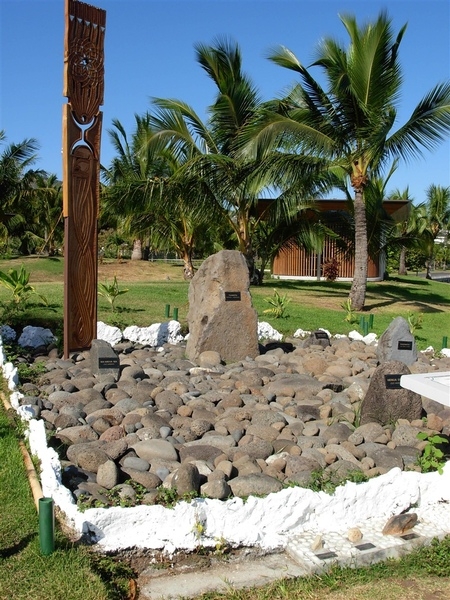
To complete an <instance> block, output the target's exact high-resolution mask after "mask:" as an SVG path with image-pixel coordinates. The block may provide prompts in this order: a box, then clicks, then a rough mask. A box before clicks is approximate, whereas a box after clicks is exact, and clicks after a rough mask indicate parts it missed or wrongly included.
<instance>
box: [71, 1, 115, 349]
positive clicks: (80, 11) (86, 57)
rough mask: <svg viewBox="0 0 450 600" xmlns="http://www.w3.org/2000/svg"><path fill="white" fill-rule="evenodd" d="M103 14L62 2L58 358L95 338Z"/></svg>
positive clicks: (99, 11)
mask: <svg viewBox="0 0 450 600" xmlns="http://www.w3.org/2000/svg"><path fill="white" fill-rule="evenodd" d="M105 24H106V11H104V10H101V9H99V8H95V7H93V6H90V5H89V4H85V3H84V2H79V1H78V0H65V36H64V92H63V95H64V96H66V97H67V98H68V102H67V104H65V105H64V107H63V214H64V356H65V357H66V358H67V357H68V355H69V353H70V352H71V351H74V350H83V349H87V348H90V346H91V343H92V340H93V339H94V338H96V336H97V262H98V258H97V219H98V205H99V192H100V187H99V172H100V138H101V126H102V113H101V112H100V105H101V104H103V92H104V49H103V47H104V37H105Z"/></svg>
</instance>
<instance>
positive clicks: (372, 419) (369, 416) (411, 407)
mask: <svg viewBox="0 0 450 600" xmlns="http://www.w3.org/2000/svg"><path fill="white" fill-rule="evenodd" d="M409 374H411V371H410V370H409V368H408V367H407V366H406V365H405V364H404V363H402V362H400V361H398V360H391V361H388V362H385V363H382V364H381V365H380V366H379V367H377V368H376V369H375V371H374V373H373V375H372V378H371V380H370V385H369V389H368V390H367V394H366V396H365V398H364V400H363V401H362V404H361V419H360V424H361V425H365V424H366V423H379V424H380V425H391V424H393V423H396V422H397V421H398V420H399V419H407V420H408V421H414V419H420V418H421V416H422V398H421V396H420V395H419V394H416V392H412V391H411V390H406V389H405V388H402V387H401V385H400V377H401V376H402V375H409Z"/></svg>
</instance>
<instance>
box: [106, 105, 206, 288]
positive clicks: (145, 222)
mask: <svg viewBox="0 0 450 600" xmlns="http://www.w3.org/2000/svg"><path fill="white" fill-rule="evenodd" d="M135 120H136V128H135V131H134V132H133V134H132V136H131V141H130V142H128V139H127V135H126V132H125V130H124V128H123V126H122V125H121V123H120V122H119V121H117V120H116V121H114V122H113V125H114V129H113V130H111V131H110V136H111V139H112V141H113V143H114V145H115V147H116V150H117V152H118V154H117V156H116V157H115V158H114V159H113V161H112V163H111V166H110V167H109V168H108V169H103V173H102V177H103V181H104V182H105V184H106V185H105V187H104V188H103V194H102V219H103V220H106V221H108V220H109V221H111V219H113V220H115V219H117V217H118V216H120V220H121V227H122V229H123V230H124V231H127V232H131V233H134V234H137V235H139V236H141V237H146V238H147V239H148V241H149V243H151V244H152V246H153V247H156V248H158V249H160V250H172V251H175V252H176V253H177V254H178V255H179V256H180V257H181V259H182V260H183V264H184V276H185V278H186V279H191V278H192V277H193V275H194V266H193V262H192V261H193V254H194V248H195V247H196V245H197V243H198V241H199V239H200V237H201V236H202V235H207V232H208V231H210V230H211V228H212V227H213V225H214V220H213V219H211V210H208V207H207V206H206V203H205V201H204V194H203V192H202V189H201V185H200V184H199V182H198V180H197V179H195V178H192V177H187V176H186V175H183V177H180V176H179V172H180V170H181V169H182V168H183V166H184V164H185V162H186V159H185V158H184V157H183V155H182V154H179V153H178V154H177V153H175V152H174V148H173V147H172V148H170V147H168V146H167V143H166V141H165V140H164V139H163V138H161V137H159V138H158V139H156V138H155V133H154V131H153V129H152V125H151V118H150V115H149V114H146V115H144V116H138V115H136V116H135Z"/></svg>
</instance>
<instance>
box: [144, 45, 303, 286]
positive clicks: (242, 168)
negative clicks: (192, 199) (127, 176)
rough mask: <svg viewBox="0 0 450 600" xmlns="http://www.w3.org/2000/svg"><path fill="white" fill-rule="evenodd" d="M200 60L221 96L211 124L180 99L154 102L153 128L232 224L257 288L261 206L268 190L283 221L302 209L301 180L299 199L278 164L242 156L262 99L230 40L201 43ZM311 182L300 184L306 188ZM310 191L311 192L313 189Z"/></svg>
mask: <svg viewBox="0 0 450 600" xmlns="http://www.w3.org/2000/svg"><path fill="white" fill-rule="evenodd" d="M195 49H196V55H197V61H198V62H199V64H200V65H201V66H202V68H203V69H204V70H205V72H206V73H207V75H208V76H209V77H210V78H211V79H212V81H213V82H214V84H215V86H216V88H217V92H216V96H215V100H214V102H213V104H212V105H211V106H210V107H209V109H208V113H209V118H208V120H207V122H206V123H204V122H203V121H202V119H201V118H200V117H199V116H198V114H197V113H196V112H195V111H194V110H193V109H192V107H190V106H188V105H187V104H185V103H184V102H182V101H180V100H170V99H155V100H154V101H153V106H154V108H155V109H156V110H155V113H154V114H153V117H152V125H153V127H154V129H155V132H158V137H160V138H162V139H165V140H166V141H167V143H168V144H169V145H170V147H171V148H173V151H174V153H175V154H178V153H181V154H182V155H183V156H184V157H189V159H188V160H186V163H185V166H184V168H183V169H182V170H181V171H180V177H191V178H193V179H194V180H197V181H198V182H201V186H202V189H204V191H205V194H207V195H208V197H209V200H210V203H211V204H212V205H215V210H216V214H217V215H218V216H220V218H222V219H225V220H226V221H227V222H228V225H229V227H230V228H231V230H232V231H233V233H234V235H235V237H236V240H237V245H238V249H239V250H240V251H241V252H242V253H243V255H244V256H245V258H246V260H247V264H248V267H249V272H250V281H252V283H258V281H259V277H258V273H257V270H256V268H255V247H254V240H255V232H256V229H257V228H258V226H259V224H260V222H261V219H262V218H263V217H262V215H261V214H260V211H258V202H259V200H260V199H261V198H262V196H263V195H264V194H266V195H267V193H268V192H267V190H268V189H269V187H270V189H271V192H272V193H273V194H275V195H276V196H277V197H276V198H275V200H276V202H275V203H274V212H277V213H278V215H279V217H280V218H281V216H282V215H284V216H285V215H287V214H288V213H289V214H293V213H294V212H295V211H294V208H295V207H298V208H301V206H300V205H301V202H299V195H298V189H299V179H300V178H297V180H295V181H291V182H290V183H291V185H293V184H294V183H295V184H297V194H294V193H289V190H287V189H283V190H281V191H282V192H283V193H280V189H279V187H278V184H280V183H281V180H282V177H281V174H282V171H280V170H279V169H276V168H275V167H274V165H270V166H269V165H268V164H267V165H266V166H265V167H264V166H263V165H262V163H261V161H259V159H248V158H246V157H245V156H244V155H243V154H242V153H241V152H240V136H241V134H242V132H243V131H244V130H245V127H246V126H247V124H248V123H249V122H250V121H251V120H252V119H253V118H254V116H255V114H256V113H257V111H258V110H259V108H260V106H261V100H260V98H259V94H258V92H257V90H256V89H255V87H254V85H253V84H252V82H251V80H250V79H249V78H248V77H247V76H246V75H245V73H244V72H243V70H242V58H241V53H240V49H239V47H238V46H237V45H236V44H234V43H232V42H229V41H227V40H217V43H216V45H213V46H208V45H204V44H197V45H196V47H195ZM306 183H309V182H307V181H306V179H303V180H302V181H301V184H302V186H303V188H305V187H306ZM309 191H310V190H309Z"/></svg>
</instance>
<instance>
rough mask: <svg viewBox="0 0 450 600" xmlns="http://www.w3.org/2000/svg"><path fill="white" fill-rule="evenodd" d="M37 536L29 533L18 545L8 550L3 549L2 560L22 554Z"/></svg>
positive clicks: (0, 552)
mask: <svg viewBox="0 0 450 600" xmlns="http://www.w3.org/2000/svg"><path fill="white" fill-rule="evenodd" d="M36 536H37V533H29V534H28V535H26V536H25V537H23V538H22V539H21V540H20V542H17V544H14V545H12V546H8V548H3V549H1V550H0V558H10V557H11V556H14V555H15V554H18V553H19V552H22V550H24V549H25V548H26V547H27V546H28V544H29V543H30V542H31V541H32V540H34V539H35V537H36Z"/></svg>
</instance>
